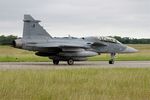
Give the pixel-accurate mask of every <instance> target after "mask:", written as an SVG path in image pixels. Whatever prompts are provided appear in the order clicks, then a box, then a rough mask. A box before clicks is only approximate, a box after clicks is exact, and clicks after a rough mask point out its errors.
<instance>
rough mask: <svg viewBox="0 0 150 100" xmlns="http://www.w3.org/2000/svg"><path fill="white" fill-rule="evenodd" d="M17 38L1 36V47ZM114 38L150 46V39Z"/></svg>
mask: <svg viewBox="0 0 150 100" xmlns="http://www.w3.org/2000/svg"><path fill="white" fill-rule="evenodd" d="M17 38H18V37H17V36H13V35H9V36H4V35H1V36H0V45H11V44H12V41H13V40H15V39H17ZM113 38H115V39H117V40H118V41H120V42H121V43H124V44H150V39H144V38H142V39H136V38H130V37H120V36H113Z"/></svg>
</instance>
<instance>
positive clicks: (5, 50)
mask: <svg viewBox="0 0 150 100" xmlns="http://www.w3.org/2000/svg"><path fill="white" fill-rule="evenodd" d="M129 46H132V47H134V48H136V49H138V50H139V52H138V53H132V54H118V55H117V56H116V60H124V61H130V60H136V61H142V60H150V44H136V45H134V44H132V45H129ZM109 59H110V55H109V54H102V55H99V56H95V57H90V58H89V60H92V61H93V60H94V61H96V60H109ZM24 61H27V62H33V61H41V62H43V61H46V62H47V61H50V60H49V59H48V58H45V57H38V56H36V55H34V52H31V51H25V50H20V49H15V48H13V47H9V46H0V62H24Z"/></svg>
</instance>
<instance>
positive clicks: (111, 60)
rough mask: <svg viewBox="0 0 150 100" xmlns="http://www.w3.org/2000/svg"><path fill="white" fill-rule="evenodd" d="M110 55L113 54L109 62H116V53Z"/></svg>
mask: <svg viewBox="0 0 150 100" xmlns="http://www.w3.org/2000/svg"><path fill="white" fill-rule="evenodd" d="M110 55H111V59H110V60H109V64H114V62H115V55H116V53H111V54H110Z"/></svg>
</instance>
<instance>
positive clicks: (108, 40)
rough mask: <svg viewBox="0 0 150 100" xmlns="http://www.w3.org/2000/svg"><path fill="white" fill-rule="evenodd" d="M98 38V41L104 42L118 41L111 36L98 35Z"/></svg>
mask: <svg viewBox="0 0 150 100" xmlns="http://www.w3.org/2000/svg"><path fill="white" fill-rule="evenodd" d="M98 39H99V40H100V41H104V42H112V43H120V42H119V41H118V40H116V39H115V38H112V37H104V36H100V37H98Z"/></svg>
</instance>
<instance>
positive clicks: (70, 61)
mask: <svg viewBox="0 0 150 100" xmlns="http://www.w3.org/2000/svg"><path fill="white" fill-rule="evenodd" d="M67 63H68V65H73V64H74V60H73V59H71V58H70V59H68V60H67ZM53 64H54V65H58V64H59V60H55V59H53Z"/></svg>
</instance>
